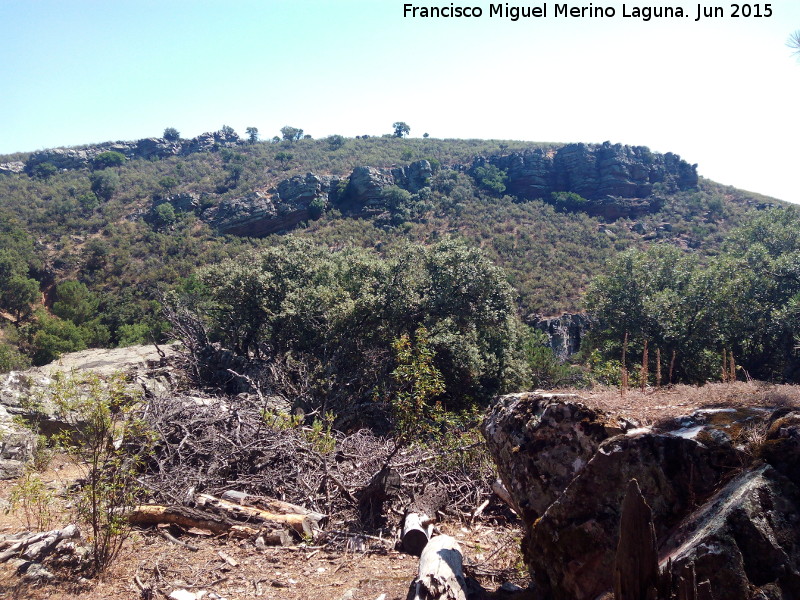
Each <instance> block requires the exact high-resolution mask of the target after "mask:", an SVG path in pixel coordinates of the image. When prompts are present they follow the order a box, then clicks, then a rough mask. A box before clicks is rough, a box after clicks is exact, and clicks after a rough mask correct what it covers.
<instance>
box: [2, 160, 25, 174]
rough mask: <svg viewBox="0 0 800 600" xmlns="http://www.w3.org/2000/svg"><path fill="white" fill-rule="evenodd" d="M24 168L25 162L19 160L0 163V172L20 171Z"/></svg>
mask: <svg viewBox="0 0 800 600" xmlns="http://www.w3.org/2000/svg"><path fill="white" fill-rule="evenodd" d="M24 170H25V163H24V162H22V161H21V160H12V161H11V162H5V163H0V173H22V172H23V171H24Z"/></svg>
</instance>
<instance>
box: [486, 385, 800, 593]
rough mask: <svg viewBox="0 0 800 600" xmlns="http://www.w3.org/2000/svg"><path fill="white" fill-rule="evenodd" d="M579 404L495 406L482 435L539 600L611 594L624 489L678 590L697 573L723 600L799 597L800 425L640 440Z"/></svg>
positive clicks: (563, 399)
mask: <svg viewBox="0 0 800 600" xmlns="http://www.w3.org/2000/svg"><path fill="white" fill-rule="evenodd" d="M577 400H578V399H577V398H576V397H575V396H570V395H559V394H541V393H523V394H511V395H507V396H502V397H500V398H498V399H497V400H496V402H495V404H494V405H493V407H492V408H491V409H490V411H489V413H488V415H487V417H486V419H485V421H484V424H483V430H484V436H485V437H486V440H487V447H488V449H489V451H490V453H491V454H492V456H493V458H494V459H495V462H496V463H497V465H498V471H499V473H500V475H501V477H502V478H503V480H504V482H505V484H506V487H507V488H508V490H509V492H510V494H511V496H512V501H513V504H515V505H516V506H517V507H519V511H518V512H519V514H520V516H521V517H522V520H523V522H524V527H525V538H524V542H523V550H524V555H525V560H526V563H527V565H528V567H529V569H530V572H531V577H532V578H533V579H534V581H535V584H536V588H537V590H538V593H539V594H541V596H542V597H543V598H548V599H553V600H562V599H563V600H566V599H570V600H588V599H593V598H597V597H599V596H602V595H603V594H606V593H608V592H609V591H610V590H611V588H612V585H613V573H614V556H615V548H616V547H617V541H618V539H619V536H620V520H621V513H622V505H623V500H624V496H625V490H626V489H628V488H629V485H630V482H631V481H632V480H636V481H637V482H638V487H639V488H640V489H641V495H642V497H643V499H644V500H645V501H646V503H647V505H649V508H650V509H651V510H652V520H653V533H654V535H655V539H656V540H657V544H658V546H657V547H658V558H659V563H660V567H661V569H662V571H663V570H671V571H670V574H671V577H667V578H666V580H667V581H671V582H672V583H671V584H670V585H673V591H676V590H675V588H674V586H677V585H679V578H680V577H681V576H682V575H684V574H685V573H687V572H689V571H691V570H694V572H696V581H698V582H704V581H706V580H708V581H709V582H710V589H711V591H712V592H713V594H714V597H716V598H718V599H719V598H725V599H728V598H730V599H733V600H749V599H751V598H797V597H800V491H798V489H799V488H798V476H799V475H800V469H799V468H798V467H797V465H798V464H800V460H799V459H800V455H799V454H798V452H799V451H800V412H795V411H793V410H792V409H790V408H782V409H774V410H769V409H768V410H765V409H763V408H760V407H759V408H748V407H739V408H719V409H704V410H698V411H695V412H693V413H691V414H689V415H686V416H683V417H679V418H676V419H672V420H671V421H669V422H665V423H664V424H663V425H661V426H659V428H658V429H653V428H634V427H633V425H634V424H633V423H631V422H629V421H627V420H626V419H624V417H612V416H611V415H609V414H607V413H604V412H602V411H598V410H593V409H589V408H587V407H586V406H584V405H583V404H581V403H580V402H578V401H577ZM754 457H760V458H761V459H762V462H758V461H757V462H755V463H753V462H752V460H753V458H754ZM763 461H766V462H763ZM759 594H761V595H759Z"/></svg>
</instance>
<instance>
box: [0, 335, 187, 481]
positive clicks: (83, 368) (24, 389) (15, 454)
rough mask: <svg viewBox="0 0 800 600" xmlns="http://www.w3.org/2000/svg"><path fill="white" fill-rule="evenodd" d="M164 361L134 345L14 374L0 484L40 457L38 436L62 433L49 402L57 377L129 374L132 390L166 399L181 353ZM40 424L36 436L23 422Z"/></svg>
mask: <svg viewBox="0 0 800 600" xmlns="http://www.w3.org/2000/svg"><path fill="white" fill-rule="evenodd" d="M163 351H164V353H165V355H166V356H165V357H164V358H162V357H161V356H160V355H159V354H158V352H157V351H156V349H155V347H153V346H130V347H128V348H114V349H105V350H84V351H82V352H73V353H70V354H65V355H63V356H62V357H61V358H60V359H59V360H57V361H55V362H53V363H50V364H49V365H45V366H43V367H34V368H32V369H28V370H26V371H19V372H16V371H12V372H11V373H7V374H5V375H3V379H2V381H0V479H7V478H12V477H18V476H19V475H20V474H22V472H23V471H24V468H25V464H26V463H27V462H28V461H30V460H31V459H32V458H33V457H34V453H35V451H36V447H37V444H38V437H37V435H36V433H42V434H49V433H53V432H56V431H60V430H62V429H64V428H65V427H69V424H68V423H66V422H64V420H63V419H62V418H61V416H60V415H59V414H58V411H56V410H55V406H54V405H53V404H52V402H51V401H50V399H49V393H48V392H49V388H50V386H51V385H52V384H53V381H54V378H55V376H56V374H57V373H65V374H70V373H85V372H93V373H96V374H98V375H99V376H101V377H108V376H110V375H112V374H114V373H125V374H127V375H128V377H129V381H130V385H132V386H133V388H134V389H138V390H141V391H143V392H144V393H145V394H166V393H168V392H169V391H171V390H172V389H173V388H174V387H175V381H174V379H173V376H172V374H171V369H170V368H169V367H168V366H167V363H168V362H169V360H170V359H171V358H172V357H174V356H175V354H176V352H177V349H176V348H174V347H165V348H164V349H163ZM24 421H28V422H35V423H36V424H37V427H38V432H36V433H35V432H33V431H32V430H31V429H29V428H28V427H26V426H24V425H22V424H21V422H24Z"/></svg>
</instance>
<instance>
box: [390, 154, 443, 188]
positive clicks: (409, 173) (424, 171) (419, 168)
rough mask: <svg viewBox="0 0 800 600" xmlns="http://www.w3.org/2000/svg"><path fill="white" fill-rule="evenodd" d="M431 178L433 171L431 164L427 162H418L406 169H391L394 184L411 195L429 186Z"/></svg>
mask: <svg viewBox="0 0 800 600" xmlns="http://www.w3.org/2000/svg"><path fill="white" fill-rule="evenodd" d="M432 176H433V169H432V168H431V163H429V162H428V161H427V160H418V161H416V162H413V163H411V164H410V165H408V166H407V167H398V168H396V169H392V178H393V179H394V184H395V185H396V186H398V187H401V188H403V189H404V190H408V191H409V192H411V193H412V194H415V193H417V192H418V191H420V190H421V189H422V188H424V187H427V186H429V185H430V179H431V177H432Z"/></svg>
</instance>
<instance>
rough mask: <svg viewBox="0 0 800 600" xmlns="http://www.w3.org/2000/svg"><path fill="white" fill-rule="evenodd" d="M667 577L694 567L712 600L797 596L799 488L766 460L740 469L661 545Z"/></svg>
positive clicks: (799, 586) (799, 581)
mask: <svg viewBox="0 0 800 600" xmlns="http://www.w3.org/2000/svg"><path fill="white" fill-rule="evenodd" d="M660 558H661V560H660V563H661V567H662V568H667V566H670V567H671V569H672V573H673V576H675V575H677V574H678V573H680V572H681V570H682V569H683V568H684V567H685V566H687V565H694V569H695V571H696V573H697V580H698V581H703V580H708V581H710V582H711V590H712V592H713V594H714V597H715V598H720V599H724V600H750V599H751V598H800V490H798V488H797V487H796V486H795V485H794V484H793V483H792V482H790V481H789V480H788V479H787V478H786V477H784V476H783V475H781V474H780V473H778V472H777V471H776V470H775V469H774V468H773V467H772V466H770V465H768V464H764V465H760V466H757V467H754V468H750V469H746V470H745V471H744V472H742V473H741V474H740V475H739V476H737V477H735V478H734V479H733V480H732V481H730V482H729V483H728V484H727V485H725V486H724V487H723V488H722V489H721V490H719V491H718V492H717V493H715V494H714V495H713V496H712V497H710V498H709V499H708V501H707V502H705V503H703V504H702V505H700V506H699V508H697V510H695V511H694V512H692V513H691V514H690V515H688V516H686V517H685V518H684V519H683V520H682V522H681V523H680V525H679V526H678V527H676V528H675V530H674V531H673V532H671V533H670V534H669V535H668V536H667V537H666V539H664V540H663V541H662V543H661V551H660Z"/></svg>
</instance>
